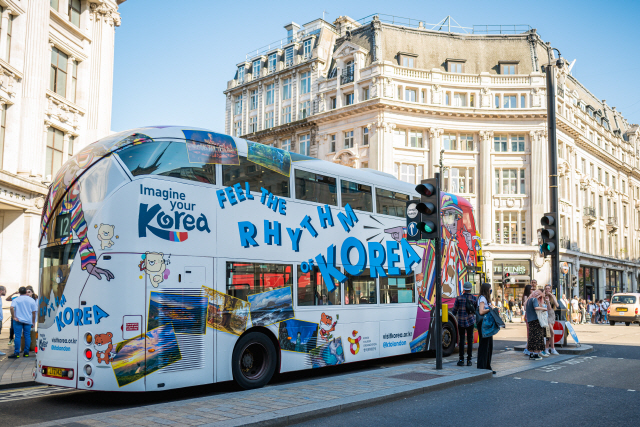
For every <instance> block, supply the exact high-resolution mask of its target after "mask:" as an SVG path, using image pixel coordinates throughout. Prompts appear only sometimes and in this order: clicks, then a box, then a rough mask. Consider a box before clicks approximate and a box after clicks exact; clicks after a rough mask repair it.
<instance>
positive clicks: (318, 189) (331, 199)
mask: <svg viewBox="0 0 640 427" xmlns="http://www.w3.org/2000/svg"><path fill="white" fill-rule="evenodd" d="M337 193H338V192H337V188H336V179H335V178H333V177H331V176H325V175H320V174H317V173H314V172H307V171H303V170H296V199H298V200H306V201H308V202H316V203H322V204H323V205H333V206H337V205H338V194H337Z"/></svg>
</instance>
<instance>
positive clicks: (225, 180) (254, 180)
mask: <svg viewBox="0 0 640 427" xmlns="http://www.w3.org/2000/svg"><path fill="white" fill-rule="evenodd" d="M245 182H248V183H249V188H250V189H251V191H255V192H256V193H259V192H260V188H261V187H264V188H265V189H267V190H269V191H270V192H271V193H272V194H273V195H275V196H278V197H290V196H289V177H288V176H285V175H282V174H281V173H278V172H276V171H272V170H271V169H267V168H265V167H264V166H260V165H258V164H256V163H253V162H252V161H250V160H248V159H247V158H246V157H243V156H240V164H239V165H224V166H222V185H223V186H225V187H230V186H232V185H234V184H237V183H240V184H242V185H243V188H244V183H245Z"/></svg>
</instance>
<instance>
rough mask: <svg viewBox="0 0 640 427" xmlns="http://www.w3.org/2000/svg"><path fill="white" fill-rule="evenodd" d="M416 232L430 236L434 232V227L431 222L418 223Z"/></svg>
mask: <svg viewBox="0 0 640 427" xmlns="http://www.w3.org/2000/svg"><path fill="white" fill-rule="evenodd" d="M418 230H420V231H423V232H425V233H427V234H431V233H433V232H434V231H436V225H435V224H434V223H433V222H432V221H427V222H420V223H418Z"/></svg>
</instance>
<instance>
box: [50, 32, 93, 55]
mask: <svg viewBox="0 0 640 427" xmlns="http://www.w3.org/2000/svg"><path fill="white" fill-rule="evenodd" d="M49 43H53V44H54V45H55V46H56V47H57V48H59V49H60V50H61V51H63V52H64V53H66V54H67V55H69V56H73V57H74V58H75V59H77V60H78V61H80V62H83V61H86V60H87V59H88V58H89V57H88V56H87V55H86V54H85V53H84V52H82V51H81V50H78V49H77V48H76V47H75V46H73V44H71V43H69V41H68V40H66V39H64V38H62V37H60V36H59V35H58V34H56V33H55V32H53V31H49Z"/></svg>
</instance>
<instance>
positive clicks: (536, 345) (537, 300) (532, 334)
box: [526, 290, 547, 360]
mask: <svg viewBox="0 0 640 427" xmlns="http://www.w3.org/2000/svg"><path fill="white" fill-rule="evenodd" d="M526 313H527V325H528V326H529V328H528V329H529V336H528V338H527V350H529V359H530V360H539V359H540V357H547V355H546V354H543V353H544V329H542V326H540V319H539V318H538V313H540V318H542V317H543V316H545V320H546V316H547V308H546V307H544V303H543V302H542V292H540V291H538V290H536V291H534V292H532V293H531V297H529V299H528V300H527V308H526ZM543 322H544V320H543Z"/></svg>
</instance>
